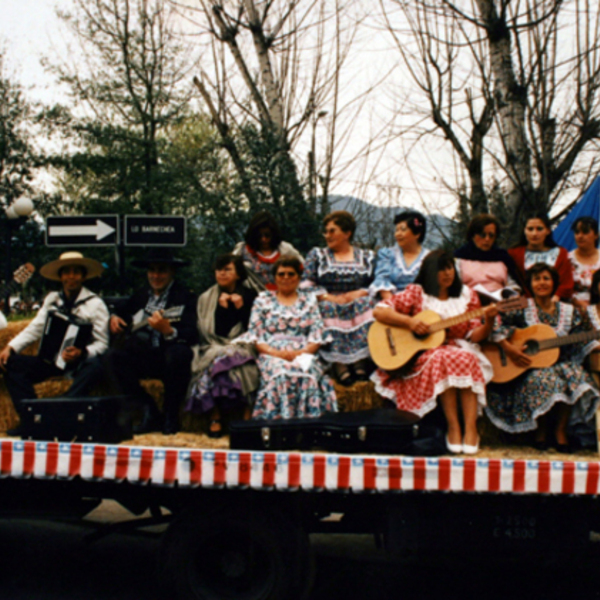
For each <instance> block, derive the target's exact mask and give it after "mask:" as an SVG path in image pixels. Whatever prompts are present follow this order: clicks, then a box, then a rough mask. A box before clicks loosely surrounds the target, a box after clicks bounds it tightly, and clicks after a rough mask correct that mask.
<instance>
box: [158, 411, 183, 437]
mask: <svg viewBox="0 0 600 600" xmlns="http://www.w3.org/2000/svg"><path fill="white" fill-rule="evenodd" d="M178 431H179V419H178V418H177V417H176V416H171V415H167V416H166V417H165V424H164V425H163V429H162V432H163V433H164V434H165V435H175V434H176V433H177V432H178Z"/></svg>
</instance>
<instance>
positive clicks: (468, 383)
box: [371, 284, 493, 417]
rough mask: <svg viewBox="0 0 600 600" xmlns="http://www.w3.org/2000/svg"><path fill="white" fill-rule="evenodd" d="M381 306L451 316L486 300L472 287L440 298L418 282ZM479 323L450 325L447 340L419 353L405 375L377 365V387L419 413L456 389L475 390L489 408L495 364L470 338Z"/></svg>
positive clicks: (403, 405)
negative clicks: (487, 393)
mask: <svg viewBox="0 0 600 600" xmlns="http://www.w3.org/2000/svg"><path fill="white" fill-rule="evenodd" d="M378 306H391V307H392V308H393V309H394V310H396V311H397V312H400V313H403V314H406V315H410V316H414V315H416V314H418V313H420V312H421V311H423V310H433V311H434V312H436V313H438V314H439V315H440V316H441V317H442V319H446V318H449V317H455V316H458V315H460V314H462V313H465V312H468V311H470V310H475V309H477V308H479V307H480V303H479V298H478V296H477V293H476V292H474V291H472V290H471V289H469V288H468V287H467V286H466V285H463V286H462V290H461V294H460V296H459V297H458V298H448V300H440V299H439V298H436V297H435V296H429V295H427V294H425V293H424V292H423V289H422V288H421V286H419V285H415V284H413V285H409V286H408V287H407V288H406V289H405V290H404V291H403V292H400V293H399V294H396V295H395V296H392V297H391V298H390V299H389V300H386V301H385V302H381V303H379V305H378ZM479 325H481V320H479V319H474V320H471V321H466V322H464V323H460V324H458V325H455V326H454V327H451V328H450V329H447V330H446V341H445V342H444V344H442V345H441V346H439V347H437V348H433V349H431V350H426V351H425V352H422V353H421V354H419V355H418V356H417V358H416V360H413V362H412V364H410V363H409V364H410V366H408V367H406V366H405V367H404V369H403V372H402V375H401V376H400V375H399V374H398V372H393V373H388V372H386V371H383V370H382V369H377V370H376V371H375V372H374V373H373V375H372V376H371V380H372V381H373V382H374V383H375V389H376V390H377V392H378V393H379V394H381V395H382V396H383V397H385V398H388V399H389V400H391V401H392V402H394V403H395V404H396V406H397V408H399V409H401V410H406V411H409V412H412V413H415V414H416V415H418V416H419V417H422V416H423V415H425V414H427V413H428V412H429V411H431V410H433V409H434V408H435V406H436V402H437V397H438V396H439V395H440V394H441V393H443V392H445V391H446V390H448V389H450V388H464V389H471V390H473V392H475V395H476V396H477V401H478V404H479V406H480V408H481V407H483V406H485V404H486V399H485V384H486V383H487V382H488V381H490V380H491V378H492V375H493V371H492V365H491V364H490V362H489V361H488V360H487V358H486V357H485V356H484V355H483V353H482V352H481V350H480V348H479V346H478V345H477V344H473V343H471V342H469V341H467V339H465V338H467V337H468V336H469V334H470V332H471V331H472V330H473V329H475V328H476V327H478V326H479Z"/></svg>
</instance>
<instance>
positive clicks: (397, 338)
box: [368, 296, 527, 371]
mask: <svg viewBox="0 0 600 600" xmlns="http://www.w3.org/2000/svg"><path fill="white" fill-rule="evenodd" d="M526 306H527V298H524V297H522V296H518V297H516V298H509V299H508V300H503V301H502V302H498V303H497V304H496V307H497V308H498V310H499V311H500V312H510V311H513V310H519V309H521V308H525V307H526ZM484 312H485V309H484V308H478V309H476V310H471V311H469V312H466V313H463V314H462V315H457V316H456V317H451V318H449V319H442V318H441V317H440V316H439V315H438V314H437V313H435V312H433V311H432V310H424V311H422V312H420V313H419V314H417V315H415V317H414V318H415V319H418V320H419V321H422V322H423V323H427V324H428V325H429V332H430V333H429V335H426V336H424V337H421V336H417V335H415V334H414V333H413V332H412V331H411V330H410V329H407V328H405V327H397V326H394V325H385V324H384V323H380V322H379V321H375V323H373V324H372V325H371V327H370V329H369V336H368V339H369V351H370V352H371V358H372V359H373V361H374V362H375V364H376V365H377V366H378V367H380V368H381V369H383V370H384V371H393V370H395V369H399V368H400V367H402V366H404V365H405V364H406V363H407V362H408V361H409V360H410V359H411V358H412V357H413V356H414V355H415V354H416V353H417V352H420V351H421V350H430V349H431V348H437V347H438V346H441V345H442V344H443V343H444V341H445V340H446V331H445V330H446V329H448V328H449V327H454V325H458V324H459V323H464V322H466V321H470V320H471V319H477V318H478V317H481V316H483V314H484Z"/></svg>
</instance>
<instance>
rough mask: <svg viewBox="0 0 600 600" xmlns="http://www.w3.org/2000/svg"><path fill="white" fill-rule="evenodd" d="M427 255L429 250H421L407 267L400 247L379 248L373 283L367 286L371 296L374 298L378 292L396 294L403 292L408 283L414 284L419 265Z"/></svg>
mask: <svg viewBox="0 0 600 600" xmlns="http://www.w3.org/2000/svg"><path fill="white" fill-rule="evenodd" d="M428 254H429V250H427V249H426V248H422V249H421V253H420V254H419V256H417V258H416V259H415V260H414V261H413V262H412V264H411V265H410V266H408V267H407V266H406V262H405V261H404V253H403V252H402V249H401V248H400V246H398V245H396V246H393V247H392V248H381V250H379V252H377V267H376V268H375V281H373V283H372V284H371V285H370V286H369V292H370V293H371V295H373V296H375V295H376V294H377V293H379V292H392V294H397V293H398V292H401V291H403V290H404V289H405V288H406V286H407V285H408V284H409V283H413V282H414V280H415V279H416V277H417V275H418V274H419V269H420V268H421V264H422V263H423V260H424V259H425V257H426V256H427V255H428Z"/></svg>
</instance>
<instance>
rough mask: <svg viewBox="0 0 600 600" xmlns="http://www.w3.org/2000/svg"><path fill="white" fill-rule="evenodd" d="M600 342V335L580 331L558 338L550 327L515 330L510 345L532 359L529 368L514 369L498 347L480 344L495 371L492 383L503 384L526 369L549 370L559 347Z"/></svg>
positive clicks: (540, 325) (511, 362) (593, 332)
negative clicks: (547, 368)
mask: <svg viewBox="0 0 600 600" xmlns="http://www.w3.org/2000/svg"><path fill="white" fill-rule="evenodd" d="M597 339H600V331H597V330H595V329H594V330H592V331H583V332H581V333H572V334H570V335H564V336H561V337H557V335H556V332H555V331H554V329H552V327H550V325H544V324H542V323H540V324H538V325H531V326H530V327H526V328H525V329H517V330H515V332H514V333H513V334H512V336H511V337H510V340H509V341H510V342H511V343H512V344H514V345H515V346H518V347H521V346H524V348H523V352H524V353H525V354H527V356H529V357H530V358H531V364H530V365H529V366H528V367H520V366H519V365H516V364H515V363H514V362H513V361H512V360H511V359H510V358H509V357H508V356H507V354H506V352H505V351H504V349H503V348H502V347H501V346H499V345H498V344H493V343H491V342H488V343H485V344H482V346H481V347H482V350H483V353H484V354H485V355H486V356H487V357H488V359H489V361H490V362H491V363H492V366H493V367H494V377H492V381H493V382H494V383H506V382H507V381H511V380H513V379H515V378H516V377H518V376H519V375H521V373H524V372H525V371H527V370H528V369H545V368H546V367H551V366H552V365H553V364H554V363H555V362H556V361H557V360H558V357H559V355H560V347H561V346H567V345H568V344H576V343H577V342H581V343H585V342H591V341H592V340H597Z"/></svg>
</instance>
